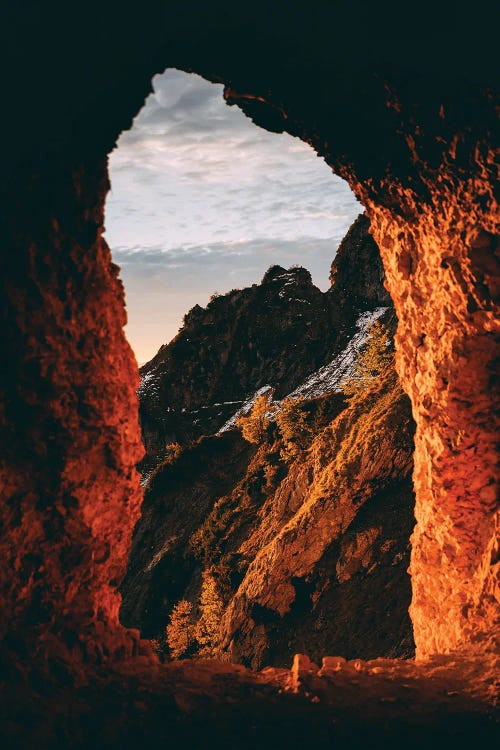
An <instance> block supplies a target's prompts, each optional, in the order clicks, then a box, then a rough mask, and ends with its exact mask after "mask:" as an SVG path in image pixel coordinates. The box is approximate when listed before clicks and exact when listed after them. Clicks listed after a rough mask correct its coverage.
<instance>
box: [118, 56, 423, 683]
mask: <svg viewBox="0 0 500 750" xmlns="http://www.w3.org/2000/svg"><path fill="white" fill-rule="evenodd" d="M152 86H153V93H152V94H150V96H149V97H148V99H147V100H146V102H145V105H144V107H143V108H142V109H141V111H140V112H139V114H138V115H137V116H136V118H135V119H134V123H133V126H132V128H131V129H130V130H129V131H127V132H125V133H122V135H121V136H120V139H119V141H118V144H117V148H116V149H115V151H114V152H113V153H112V154H111V155H110V159H109V172H110V180H111V189H110V192H109V193H108V197H107V203H106V218H105V225H106V240H107V242H108V244H109V245H110V247H111V251H112V255H113V259H114V261H115V262H116V263H118V265H119V266H120V268H121V276H122V279H123V281H124V284H125V300H126V307H127V313H128V327H127V335H128V339H129V341H130V343H131V345H132V347H133V349H134V350H135V353H136V357H137V359H138V360H139V362H141V363H142V367H141V370H140V371H141V384H140V387H139V390H138V394H139V402H140V422H141V428H142V436H143V442H144V447H145V450H146V456H145V457H144V458H143V459H142V461H141V462H140V464H139V467H138V468H139V470H140V471H141V475H142V480H141V483H142V485H143V487H144V488H145V501H144V506H143V515H142V517H141V519H140V521H139V522H138V525H137V527H136V531H135V538H134V543H133V546H132V550H131V555H130V559H129V562H128V573H127V575H126V577H125V580H124V582H123V584H122V586H121V588H120V593H121V595H122V597H123V603H122V607H121V621H122V623H123V624H124V625H126V626H128V627H134V628H138V629H139V630H140V632H141V635H142V636H143V637H147V638H148V639H150V640H151V641H152V642H153V643H154V644H155V647H156V648H157V651H158V653H159V654H160V655H161V656H162V657H167V656H168V657H172V656H174V657H182V656H184V657H185V656H191V655H194V654H196V653H198V657H199V655H200V653H201V654H203V653H205V654H206V655H211V656H214V655H217V656H218V657H220V658H226V659H227V658H229V659H230V660H232V661H236V662H241V663H243V664H246V665H249V666H252V667H253V668H255V669H257V668H262V667H263V666H270V665H276V666H280V667H284V666H287V665H289V664H290V663H291V661H292V659H293V655H294V653H295V651H297V650H298V649H299V648H301V649H302V650H304V649H306V650H307V652H308V653H309V654H310V655H312V656H313V657H314V658H315V659H316V660H319V659H321V656H322V652H323V651H325V650H326V651H327V652H328V651H332V650H333V652H335V653H343V654H345V655H346V656H349V657H354V656H358V657H359V656H361V657H364V658H374V657H379V656H399V657H408V656H412V655H413V638H412V632H411V624H410V621H409V618H408V614H407V610H408V606H409V603H410V583H409V578H408V576H407V574H406V568H407V567H408V564H409V536H410V533H411V530H412V526H413V504H414V499H413V493H412V489H411V477H410V474H411V468H412V461H411V455H412V451H413V443H412V430H413V428H412V424H411V416H410V412H409V404H408V403H407V402H406V401H405V398H404V397H402V394H401V393H400V392H399V391H398V389H397V387H396V382H397V379H395V376H394V378H393V379H392V381H391V383H390V384H388V383H387V382H386V383H385V386H384V387H382V389H379V390H380V392H379V393H378V395H377V396H376V397H370V398H371V400H370V398H368V399H367V401H366V403H367V404H368V406H367V407H366V410H367V412H368V416H367V415H363V409H362V408H358V409H357V410H356V409H354V408H353V409H351V412H352V415H351V417H350V418H347V420H345V427H344V429H345V433H346V434H345V439H344V443H342V442H339V443H338V444H335V450H336V451H337V452H338V453H341V452H342V450H343V449H344V444H345V443H349V442H351V443H356V442H357V445H358V447H357V455H356V456H355V458H354V459H353V460H351V461H350V462H346V466H347V467H348V468H346V466H344V467H342V468H341V476H342V477H343V480H342V481H343V482H345V483H347V482H350V483H351V484H353V485H356V491H355V492H354V491H353V492H352V497H351V498H349V499H347V500H344V504H343V509H342V511H341V510H340V509H338V510H337V511H336V515H337V517H338V518H340V516H341V515H342V514H343V515H344V516H347V517H348V519H349V520H348V521H345V520H344V523H345V528H341V527H338V528H337V526H338V523H337V521H336V520H335V519H336V515H335V513H332V511H331V509H330V511H329V512H330V514H331V515H332V518H333V520H334V531H333V532H332V534H331V536H330V537H329V536H328V535H326V537H325V539H324V542H323V544H322V545H319V546H318V549H317V550H316V551H315V553H314V554H311V553H310V554H309V558H310V559H308V561H307V563H297V565H298V567H300V566H302V567H301V575H300V576H295V570H294V567H293V564H292V566H291V567H290V573H289V574H287V575H285V576H284V578H283V580H277V581H276V587H277V588H279V587H282V588H283V590H286V589H287V590H289V591H295V593H294V594H293V595H292V596H291V597H290V596H289V595H288V594H286V595H285V596H284V598H283V601H281V602H280V601H278V600H276V601H275V602H274V603H273V604H272V605H270V606H267V603H266V602H265V601H264V600H263V599H262V597H264V596H266V595H267V594H266V593H265V592H266V590H267V588H268V585H267V584H264V583H262V582H261V583H260V584H258V583H257V588H258V589H259V587H260V590H259V591H258V595H257V596H256V597H254V598H255V602H254V603H251V602H250V598H249V597H247V598H248V602H249V603H248V606H247V610H248V611H247V614H246V615H245V617H244V618H243V621H242V622H240V623H236V621H234V622H231V624H230V625H229V630H228V632H230V633H231V634H232V635H231V637H229V636H228V635H227V633H226V634H225V635H224V636H222V634H221V633H222V631H221V633H215V632H212V633H211V635H210V638H211V639H212V641H216V642H217V644H218V645H217V648H215V646H213V643H209V641H210V638H208V637H207V636H206V635H205V636H200V638H204V646H203V649H204V650H203V649H202V647H201V645H200V644H198V641H197V640H196V638H195V637H194V636H192V633H194V632H195V631H196V629H198V631H199V630H200V627H201V626H200V622H202V620H203V611H204V609H203V604H202V601H203V597H205V598H206V597H207V596H208V593H210V596H211V603H210V606H211V607H212V608H214V610H216V611H217V619H218V620H221V622H222V621H224V617H223V613H227V612H229V611H230V610H231V608H234V601H237V600H238V597H239V596H240V594H239V592H240V590H241V591H245V589H246V588H248V585H249V581H251V580H252V567H253V566H254V565H255V564H256V563H257V561H258V560H259V559H260V560H261V564H262V560H263V559H264V557H265V556H264V555H263V548H264V547H265V546H266V544H267V545H268V544H270V543H271V542H273V543H274V544H280V542H279V539H280V535H281V534H282V532H283V529H284V527H285V525H286V524H288V525H290V524H293V523H298V519H299V516H300V512H302V511H301V509H302V510H303V509H304V508H305V507H306V506H307V504H308V502H310V496H311V495H312V494H313V491H314V488H315V485H317V484H318V483H319V482H326V487H327V488H328V492H329V494H330V499H329V500H328V501H327V500H325V501H324V506H325V507H324V509H323V513H324V516H325V517H326V516H327V514H328V508H329V506H331V505H332V504H334V503H335V499H334V498H335V495H336V494H339V493H341V492H342V487H343V484H342V481H340V480H337V481H336V483H335V482H334V481H333V480H332V479H330V478H328V477H327V476H326V475H327V472H323V477H320V476H319V475H318V472H316V471H315V470H314V468H313V464H314V461H313V458H312V456H313V455H314V453H315V452H318V451H322V452H323V453H325V455H326V453H328V450H326V445H328V442H329V438H327V437H325V436H324V435H323V436H322V433H324V432H325V430H326V428H327V427H329V426H331V429H333V430H335V429H336V427H334V424H337V422H338V421H339V419H340V414H341V413H342V412H343V411H344V410H345V408H346V407H347V405H348V403H349V397H352V396H353V395H354V394H355V393H357V392H358V391H359V390H360V387H359V386H358V385H356V383H357V381H356V380H355V379H354V380H352V383H353V385H354V386H355V387H354V388H353V390H352V391H350V392H349V397H348V396H347V393H348V391H347V390H346V391H345V393H344V383H346V382H347V379H348V378H349V377H350V378H351V379H352V378H355V372H356V367H357V365H356V362H357V357H358V356H359V355H360V354H361V352H362V351H364V348H365V347H366V346H367V341H369V340H370V331H371V327H372V326H376V325H380V326H381V328H380V331H385V332H386V336H387V341H386V342H385V345H389V348H390V349H392V348H393V344H392V337H393V335H394V332H395V328H396V323H397V320H396V316H395V313H394V309H393V306H392V301H391V299H390V297H389V294H388V293H387V291H386V290H385V287H384V273H383V269H382V265H381V260H380V254H379V250H378V248H377V246H376V244H375V243H374V241H373V239H372V238H371V235H370V233H369V221H368V219H367V218H366V216H364V215H363V216H361V215H360V212H361V211H362V206H361V205H360V203H359V202H358V201H357V200H356V198H355V197H354V195H353V194H352V192H351V191H350V189H349V187H348V186H347V184H346V183H345V182H344V181H343V180H341V179H340V178H338V177H337V176H336V175H334V174H333V172H332V170H331V169H330V168H329V167H328V166H327V164H326V163H325V162H324V160H323V159H322V158H320V157H318V156H317V155H316V153H315V152H314V151H312V150H311V148H310V147H309V145H308V144H307V143H304V142H303V141H302V140H298V139H297V138H292V137H291V136H289V135H287V134H281V135H278V134H276V133H270V132H268V131H267V130H263V129H261V128H258V127H257V126H256V125H255V124H254V123H252V122H251V120H250V119H249V118H248V117H246V116H245V115H244V114H243V113H242V112H241V111H240V109H239V108H237V107H227V105H226V103H225V102H224V99H223V92H222V87H221V86H220V85H219V86H217V85H214V84H212V83H210V82H208V81H205V80H204V79H202V78H200V77H198V76H195V75H193V74H188V73H184V72H182V71H179V70H167V71H165V72H164V73H163V74H161V75H158V76H156V77H155V78H154V79H153V83H152ZM348 230H349V231H348ZM339 246H340V249H339V250H338V254H337V248H338V247H339ZM297 261H300V264H301V265H302V264H303V265H304V266H307V268H302V267H301V265H299V263H298V262H297ZM287 268H288V270H287ZM266 269H267V271H266ZM311 272H312V273H311ZM311 277H312V278H311ZM235 287H237V288H235ZM215 289H217V291H216V292H215V293H214V291H215ZM189 308H192V309H191V310H190V311H189V312H188V309H189ZM379 319H380V320H379ZM181 320H182V321H183V322H182V324H181V326H180V328H179V331H177V328H178V326H179V322H180V321H181ZM234 321H236V324H235V322H234ZM376 321H379V322H377V323H376ZM380 321H383V322H380ZM157 349H159V351H157ZM145 359H148V360H149V361H147V362H145V363H144V360H145ZM391 372H393V366H392V365H391ZM186 373H187V375H186ZM370 379H371V375H370V378H368V379H367V381H366V383H365V385H364V387H365V386H366V387H367V383H368V381H369V380H370ZM386 380H387V378H386ZM179 383H180V384H181V387H180V388H179ZM351 387H352V386H351ZM345 388H347V386H345ZM363 393H364V390H363ZM264 394H267V395H266V398H268V408H269V413H270V414H271V412H273V414H272V417H271V419H270V420H269V425H268V427H267V430H266V431H265V435H264V434H263V435H262V436H261V437H260V438H259V439H258V440H257V439H255V437H254V436H252V435H251V436H250V437H248V430H247V433H245V430H244V429H242V428H240V427H239V426H238V418H241V416H242V415H244V414H248V413H250V410H251V409H253V408H254V406H255V400H256V399H257V403H258V399H262V398H264ZM363 398H364V396H363ZM379 401H380V403H382V402H384V403H385V408H386V409H387V410H388V411H389V412H390V414H391V420H392V423H391V426H390V428H389V427H386V426H383V427H381V428H380V432H379V434H378V435H377V436H376V439H378V440H379V442H380V443H382V442H383V441H384V440H386V441H387V446H386V448H385V450H386V455H385V457H384V459H383V460H381V461H379V465H378V466H377V467H375V466H374V465H373V466H370V465H369V464H370V461H369V460H368V461H366V460H364V459H363V453H364V452H365V453H370V452H371V451H372V445H371V444H370V439H368V437H366V436H365V438H364V439H362V438H361V437H360V435H359V423H360V420H361V419H363V420H364V422H365V425H366V431H367V433H369V432H370V428H371V425H370V421H371V419H376V416H377V408H379V406H380V404H379ZM372 402H373V403H372ZM289 404H293V405H294V407H293V408H294V409H295V411H296V415H295V416H293V415H294V413H295V412H293V411H289V412H287V411H286V410H287V409H288V408H289ZM252 413H253V412H252ZM288 413H289V414H291V415H292V416H291V417H286V418H285V417H283V414H288ZM298 415H300V416H298ZM286 419H288V420H290V419H292V420H295V423H296V425H298V424H299V422H300V424H301V428H300V429H301V431H299V429H298V427H297V426H296V427H295V428H294V429H295V433H293V434H292V433H290V421H288V422H287V421H286ZM297 419H299V422H297ZM284 425H285V426H284ZM240 430H241V436H240ZM287 431H288V432H287ZM292 432H293V431H292ZM289 433H290V434H289ZM391 433H392V434H391ZM245 435H246V442H245V440H244V439H242V438H243V436H245ZM286 435H288V437H286V438H285V436H286ZM290 435H291V437H290ZM355 435H357V436H356V437H355ZM287 441H288V442H287ZM221 446H222V447H221ZM256 446H257V450H255V447H256ZM403 446H404V448H403ZM398 451H399V453H402V454H404V459H402V458H401V457H399V458H398V457H397V456H396V454H397V452H398ZM323 460H324V462H325V464H326V463H328V464H329V466H330V470H331V471H334V469H333V468H331V467H333V463H334V461H335V455H334V453H333V452H330V454H329V458H328V462H326V458H324V459H323ZM362 463H365V464H368V467H367V468H366V467H365V470H364V471H360V466H361V464H362ZM372 463H373V462H372ZM224 464H227V469H226V472H227V473H229V476H225V475H224V474H225V471H224ZM187 467H188V468H187ZM395 467H396V468H395ZM299 468H300V469H301V471H302V473H300V472H299ZM304 473H306V475H307V477H306V478H305V479H304V478H303V475H304ZM164 475H165V476H164ZM356 475H358V476H357V483H356V481H355V479H354V477H355V476H356ZM287 483H288V484H290V483H295V485H297V489H295V490H294V491H292V492H290V491H289V490H288V489H287ZM172 484H173V485H174V489H173V490H171V489H170V485H172ZM371 485H374V486H376V487H377V491H376V492H375V491H373V490H372V489H371ZM284 493H285V494H288V495H289V499H288V501H287V502H288V504H289V505H290V506H291V507H293V512H289V511H285V510H283V508H281V506H282V505H283V500H282V499H281V500H280V496H281V495H283V494H284ZM360 497H362V498H363V499H360ZM381 497H382V498H385V499H384V500H383V501H382V503H381V500H380V498H381ZM193 501H194V502H195V503H196V510H193V508H192V506H193ZM384 503H385V505H384ZM380 505H382V509H380V507H379V506H380ZM394 515H395V516H396V517H397V519H398V523H399V531H398V532H397V531H396V529H395V523H394V520H393V516H394ZM268 516H274V523H272V524H269V523H268V521H267V517H268ZM363 517H364V520H362V519H363ZM335 524H336V525H335ZM180 527H182V528H180ZM188 532H189V533H188ZM299 536H300V535H299ZM252 540H253V541H252ZM303 541H304V542H305V543H307V544H309V541H308V540H307V538H306V539H304V540H303ZM299 543H300V542H299ZM346 549H347V551H346ZM290 554H293V555H294V556H296V555H300V556H302V557H304V555H303V553H301V552H297V551H293V552H292V551H288V552H287V551H286V548H285V550H284V551H283V552H282V553H280V554H277V555H276V559H277V562H275V563H274V567H275V568H276V569H275V570H273V567H272V566H271V567H270V568H269V570H268V572H267V575H268V576H269V577H270V578H272V577H273V576H274V577H276V576H278V579H279V578H280V576H283V571H282V570H281V571H280V566H281V567H283V568H286V567H288V566H290V563H289V561H288V560H287V555H290ZM346 555H347V556H348V557H349V563H348V564H347V565H346V562H345V557H346ZM305 557H306V558H307V557H308V556H307V555H306V556H305ZM347 571H348V572H347ZM254 585H255V582H254ZM304 591H308V592H309V593H308V595H307V596H305V595H303V592H304ZM207 592H208V593H207ZM357 592H358V593H357ZM245 596H246V595H245ZM259 596H260V599H259ZM205 610H206V607H205ZM259 611H261V612H268V613H269V620H268V621H267V622H265V621H261V620H260V619H259V618H257V617H256V616H255V613H256V612H259ZM228 617H229V615H228ZM205 619H206V617H205ZM226 619H227V618H226ZM229 619H231V618H230V617H229ZM174 626H175V627H174ZM221 627H222V626H221ZM169 628H170V630H169ZM173 630H175V634H172V633H173ZM179 630H182V631H183V632H184V631H185V632H184V635H182V633H181V634H180V635H179V632H178V631H179ZM245 630H247V631H250V632H251V635H250V636H249V635H248V634H246V635H245V637H244V638H243V637H242V638H239V636H238V635H237V634H238V633H241V632H242V631H245ZM191 631H192V632H191ZM169 632H170V634H171V635H170V637H169V635H168V634H169ZM235 633H236V635H234V634H235ZM347 633H349V635H347ZM224 639H225V642H226V644H227V642H229V641H231V646H230V647H228V646H227V645H226V647H224V648H222V646H220V644H221V643H222V641H223V640H224ZM238 640H241V643H238ZM174 641H175V642H174ZM179 642H181V643H183V644H184V651H182V650H181V649H180V646H179ZM193 644H194V645H193ZM196 644H197V645H196ZM236 644H237V645H236ZM197 649H198V650H197Z"/></svg>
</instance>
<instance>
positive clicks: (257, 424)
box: [236, 393, 273, 444]
mask: <svg viewBox="0 0 500 750" xmlns="http://www.w3.org/2000/svg"><path fill="white" fill-rule="evenodd" d="M272 411H273V407H272V402H271V396H270V394H269V393H263V394H262V395H261V396H258V397H257V398H256V399H255V402H254V405H253V406H252V409H251V411H250V413H249V414H247V415H246V416H243V415H242V416H241V417H238V419H237V420H236V424H237V425H238V427H239V428H240V430H241V434H242V435H243V437H244V439H245V440H246V441H247V442H249V443H256V444H259V443H262V442H264V439H265V437H266V434H267V428H268V427H269V425H270V423H271V419H270V415H271V413H272Z"/></svg>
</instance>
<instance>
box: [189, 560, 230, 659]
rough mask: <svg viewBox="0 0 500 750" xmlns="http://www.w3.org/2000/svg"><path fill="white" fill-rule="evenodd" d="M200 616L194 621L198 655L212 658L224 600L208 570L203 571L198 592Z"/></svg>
mask: <svg viewBox="0 0 500 750" xmlns="http://www.w3.org/2000/svg"><path fill="white" fill-rule="evenodd" d="M199 609H200V617H199V620H198V622H197V623H196V630H195V635H196V640H197V641H198V643H199V646H200V649H199V651H198V654H199V656H201V657H206V658H213V657H216V656H218V653H219V644H220V637H219V625H220V621H221V618H222V615H223V613H224V602H223V600H222V597H221V595H220V593H219V588H218V585H217V581H216V579H215V576H214V575H213V573H211V572H210V571H205V572H204V573H203V583H202V586H201V594H200V607H199Z"/></svg>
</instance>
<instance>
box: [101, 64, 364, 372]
mask: <svg viewBox="0 0 500 750" xmlns="http://www.w3.org/2000/svg"><path fill="white" fill-rule="evenodd" d="M153 88H154V93H153V94H151V95H150V96H149V97H148V99H147V102H146V104H145V106H144V108H143V109H142V110H141V112H140V113H139V114H138V115H137V117H136V118H135V120H134V124H133V127H132V128H131V130H130V131H128V132H126V133H123V134H122V136H121V138H120V140H119V143H118V148H117V149H116V150H115V151H114V152H113V153H112V155H111V157H110V176H111V185H112V189H111V192H110V194H109V196H108V200H107V205H106V238H107V240H108V243H109V244H110V246H111V248H112V250H113V256H114V258H115V260H116V262H117V263H118V264H119V265H121V266H122V274H123V278H124V281H125V287H126V291H127V299H128V308H129V319H130V324H129V331H130V332H131V331H132V330H134V331H135V333H134V334H133V336H134V337H135V338H133V340H132V338H131V341H132V345H133V346H134V347H135V348H136V350H139V349H138V348H140V347H141V346H142V344H141V339H143V338H144V335H143V334H144V329H145V327H147V326H149V327H151V326H152V325H153V323H152V321H153V319H155V320H158V321H161V320H163V321H165V320H166V317H169V321H170V322H168V324H167V323H165V325H164V327H163V328H161V326H162V325H163V324H161V325H160V323H158V326H159V328H158V331H157V335H158V336H160V333H159V331H160V328H161V330H162V331H163V333H162V334H161V337H160V338H159V339H158V341H157V344H156V345H155V349H154V351H156V349H157V348H158V346H159V345H160V344H161V343H164V342H165V341H166V340H168V336H169V335H170V333H172V335H173V333H175V331H176V326H177V325H178V322H174V323H173V322H172V321H173V320H175V321H178V320H179V319H180V318H181V317H182V314H183V313H184V312H186V311H187V308H188V306H191V303H192V304H194V301H198V302H200V303H201V302H202V299H205V300H208V297H209V295H210V293H211V292H213V291H214V289H218V291H220V292H223V291H227V290H228V289H230V288H231V287H234V286H244V285H246V284H248V283H254V282H256V281H258V280H260V278H261V277H262V275H263V273H264V271H265V270H266V268H267V267H268V266H269V265H271V264H272V263H280V264H281V265H285V266H289V265H291V264H292V263H296V262H298V263H305V264H306V265H307V266H308V268H309V270H310V271H311V273H312V275H313V279H315V282H316V283H319V284H321V285H324V284H326V283H327V279H328V267H329V264H330V262H331V259H332V257H333V254H334V252H335V249H336V246H337V245H338V243H339V241H340V240H341V238H342V237H343V236H344V235H345V232H346V231H347V229H348V227H349V226H350V224H351V223H352V221H353V220H354V218H355V217H356V216H357V215H358V213H359V212H360V211H361V210H362V208H361V206H360V205H359V203H357V201H356V200H355V198H354V196H353V195H352V193H351V192H350V190H349V188H348V186H347V185H346V183H344V182H343V181H342V180H341V179H340V178H338V177H336V176H335V175H333V174H332V172H331V170H330V169H329V167H328V166H327V165H326V164H325V162H324V161H323V160H322V159H319V158H318V157H317V156H316V154H315V153H314V151H313V150H312V149H311V148H310V147H309V146H308V145H307V144H305V143H303V142H302V141H300V140H298V139H296V138H292V137H291V136H288V135H286V134H275V133H268V132H267V131H264V130H262V129H260V128H258V127H257V126H256V125H255V124H254V123H253V122H251V121H250V120H249V119H248V118H246V117H245V115H244V114H243V113H242V112H241V111H240V110H239V109H238V108H237V107H228V106H227V105H226V104H225V102H224V100H223V97H222V86H221V85H214V84H210V83H208V82H207V81H205V80H203V79H202V78H200V77H199V76H195V75H189V74H186V73H183V72H181V71H177V70H168V71H166V72H165V73H164V74H162V75H160V76H156V77H155V78H154V80H153ZM162 290H163V295H164V293H165V290H170V300H171V302H168V301H167V298H165V303H163V297H162ZM196 295H197V296H198V299H195V300H194V301H193V299H194V298H195V297H196ZM145 300H147V302H146V301H145ZM153 300H155V304H159V305H163V304H164V305H165V306H168V305H172V308H171V310H170V312H168V315H167V313H166V312H164V313H160V312H158V313H156V312H154V311H153V309H152V305H153ZM181 308H182V312H181ZM146 309H147V311H148V312H147V315H146V314H145V313H144V310H146ZM174 309H175V312H173V311H174ZM173 328H175V330H173ZM141 330H142V335H141ZM169 332H170V333H169ZM151 346H153V344H151ZM154 351H150V352H148V354H147V355H146V354H144V353H139V357H140V358H141V359H144V358H146V356H151V355H152V354H153V353H154Z"/></svg>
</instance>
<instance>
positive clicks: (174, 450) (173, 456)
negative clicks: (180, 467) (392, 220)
mask: <svg viewBox="0 0 500 750" xmlns="http://www.w3.org/2000/svg"><path fill="white" fill-rule="evenodd" d="M181 453H182V446H181V445H180V444H179V443H167V444H166V446H165V460H164V463H166V464H174V463H175V462H176V461H177V459H178V458H179V456H180V455H181Z"/></svg>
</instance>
